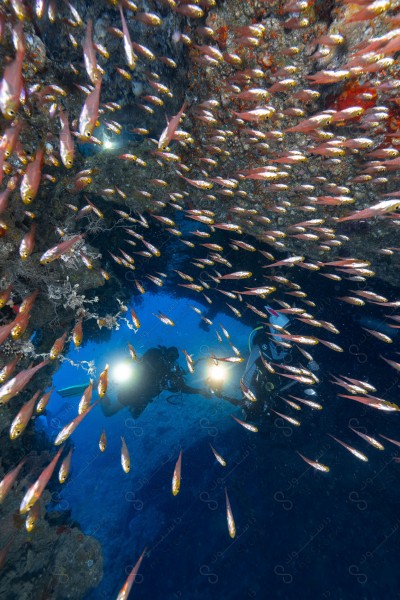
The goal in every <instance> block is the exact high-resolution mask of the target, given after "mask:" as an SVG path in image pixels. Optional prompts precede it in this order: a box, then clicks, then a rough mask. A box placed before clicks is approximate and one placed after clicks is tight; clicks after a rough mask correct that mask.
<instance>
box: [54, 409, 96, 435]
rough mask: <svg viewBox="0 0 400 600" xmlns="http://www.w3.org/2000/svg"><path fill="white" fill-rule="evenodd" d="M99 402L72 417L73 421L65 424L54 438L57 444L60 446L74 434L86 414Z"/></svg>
mask: <svg viewBox="0 0 400 600" xmlns="http://www.w3.org/2000/svg"><path fill="white" fill-rule="evenodd" d="M97 402H98V400H97V401H96V402H95V403H94V404H92V406H89V408H88V409H86V410H85V412H83V413H81V414H80V415H78V416H77V417H75V419H72V421H71V422H70V423H68V425H65V427H63V428H62V429H61V431H60V432H59V434H58V435H57V437H56V439H55V440H54V445H55V446H59V445H60V444H62V443H64V442H65V441H66V440H67V439H68V438H69V437H70V436H71V435H72V434H73V432H74V431H75V429H76V428H77V427H78V425H79V424H80V423H82V421H83V419H84V418H85V417H86V415H88V414H89V413H90V411H91V410H92V408H94V407H95V406H96V404H97Z"/></svg>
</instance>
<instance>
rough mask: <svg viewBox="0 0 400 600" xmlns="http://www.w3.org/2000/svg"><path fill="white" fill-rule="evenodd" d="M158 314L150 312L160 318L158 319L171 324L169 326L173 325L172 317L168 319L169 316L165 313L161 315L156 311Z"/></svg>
mask: <svg viewBox="0 0 400 600" xmlns="http://www.w3.org/2000/svg"><path fill="white" fill-rule="evenodd" d="M158 313H159V314H158V315H157V314H156V313H152V314H153V315H154V316H155V317H157V319H160V321H162V322H163V323H164V324H165V325H171V327H173V326H174V325H175V323H174V322H173V320H172V319H170V318H169V317H166V316H165V315H163V313H162V312H160V311H158Z"/></svg>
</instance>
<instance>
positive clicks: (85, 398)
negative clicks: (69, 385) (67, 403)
mask: <svg viewBox="0 0 400 600" xmlns="http://www.w3.org/2000/svg"><path fill="white" fill-rule="evenodd" d="M92 393H93V381H92V380H90V383H89V385H88V386H87V388H86V389H85V391H84V392H83V394H82V398H81V399H80V401H79V405H78V415H81V414H82V413H84V412H85V411H86V410H87V409H88V408H89V405H90V403H91V401H92Z"/></svg>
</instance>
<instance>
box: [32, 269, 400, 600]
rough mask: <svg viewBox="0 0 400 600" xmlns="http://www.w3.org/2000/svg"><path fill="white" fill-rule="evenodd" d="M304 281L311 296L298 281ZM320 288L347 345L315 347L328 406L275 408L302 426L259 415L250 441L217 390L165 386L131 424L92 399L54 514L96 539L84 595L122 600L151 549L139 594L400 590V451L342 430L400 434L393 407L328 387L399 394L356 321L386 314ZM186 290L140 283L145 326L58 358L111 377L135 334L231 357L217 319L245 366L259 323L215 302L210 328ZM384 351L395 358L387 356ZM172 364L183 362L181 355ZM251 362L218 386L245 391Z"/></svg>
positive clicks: (59, 384)
mask: <svg viewBox="0 0 400 600" xmlns="http://www.w3.org/2000/svg"><path fill="white" fill-rule="evenodd" d="M314 281H315V279H314ZM302 283H304V286H305V289H306V288H307V278H305V281H304V282H302ZM323 285H325V284H324V283H321V288H320V290H319V291H320V293H321V309H322V310H321V318H327V319H328V318H329V319H330V320H331V321H332V322H334V323H335V324H336V325H337V326H338V327H339V329H341V332H342V333H341V335H340V336H334V335H332V334H329V333H328V332H326V331H325V330H324V332H323V333H324V335H322V334H320V332H318V333H319V334H320V335H321V337H323V338H324V339H329V340H331V341H334V342H336V343H339V344H341V345H343V346H344V347H345V348H346V349H348V350H349V351H348V352H344V353H334V352H332V351H331V350H329V349H327V348H325V347H323V346H321V345H319V346H318V347H317V348H312V349H311V352H312V354H313V357H314V359H315V360H316V361H317V362H318V363H319V364H320V371H319V372H318V376H319V377H320V380H321V383H320V384H319V386H317V388H316V391H317V398H313V399H314V400H315V399H317V401H318V402H321V404H323V406H324V410H322V411H312V410H311V409H309V408H307V407H304V409H303V410H302V411H301V413H297V412H295V411H293V410H291V409H289V407H288V406H287V405H285V404H284V403H283V402H282V403H281V404H279V406H276V407H275V408H276V410H279V411H280V412H282V413H284V414H290V415H291V416H292V417H295V418H298V419H299V420H300V421H301V424H302V425H301V427H294V426H292V425H290V424H289V423H287V422H286V421H284V420H283V419H281V418H274V417H273V415H271V413H269V414H265V416H262V417H261V419H260V420H259V422H258V423H257V424H258V425H259V428H260V431H259V433H258V434H255V433H252V432H249V431H247V430H245V429H243V428H242V427H240V425H238V424H237V423H235V422H234V421H233V419H231V418H230V415H235V416H237V417H239V418H240V417H242V413H241V409H240V408H237V407H234V406H233V405H232V404H230V403H228V402H226V401H224V400H222V399H218V398H216V397H212V398H206V397H204V396H200V395H182V396H180V395H176V396H174V397H172V398H170V397H169V396H170V392H167V391H165V392H163V393H162V394H161V395H160V396H159V397H158V398H156V399H155V400H154V401H153V402H152V403H150V404H149V406H148V407H147V408H146V409H145V411H144V412H143V413H142V415H141V416H140V418H139V419H137V420H134V419H132V417H131V415H130V413H129V411H128V409H124V410H122V411H121V412H119V413H118V414H117V415H115V416H113V417H109V418H106V417H104V416H103V414H102V412H101V410H100V408H99V407H96V408H94V409H93V411H92V412H91V413H90V414H89V415H88V416H87V418H86V419H85V420H84V421H83V422H82V424H81V425H80V426H79V427H78V429H77V430H76V431H75V433H74V434H73V435H72V442H73V445H74V454H73V461H72V474H71V476H70V477H69V479H68V480H67V482H66V483H65V484H64V486H63V488H62V491H61V492H60V494H59V497H58V502H56V503H55V504H54V506H53V507H52V508H58V509H64V510H66V509H70V510H71V519H72V520H74V521H77V522H78V523H79V524H80V526H81V527H82V529H83V530H84V532H85V533H88V534H91V535H94V536H95V537H96V538H97V539H98V540H99V541H100V542H101V545H102V549H103V556H104V577H103V580H102V582H101V583H100V585H99V586H98V588H97V589H95V590H92V591H91V592H90V593H89V594H88V595H87V597H86V600H96V599H103V598H104V599H106V598H107V599H108V598H115V597H116V596H117V594H118V591H119V589H120V588H121V586H122V584H123V582H124V581H125V579H126V577H127V575H128V573H129V571H130V569H131V568H132V566H133V564H134V563H135V562H136V560H137V559H138V557H139V555H140V553H141V552H142V550H143V549H144V547H147V549H148V551H149V552H148V554H147V555H146V558H145V559H144V561H143V563H142V566H141V569H140V576H139V577H138V579H137V581H136V583H135V586H134V591H133V592H132V597H134V598H137V599H141V598H142V599H148V598H151V599H154V600H176V599H178V600H179V599H185V600H186V599H188V600H192V599H193V600H197V599H202V600H204V599H205V600H208V599H209V600H214V599H216V598H225V599H229V600H236V599H237V600H239V599H243V598H244V599H247V598H256V599H259V600H267V599H269V598H285V599H286V598H288V599H290V598H304V599H306V598H310V597H312V596H315V597H316V598H328V599H330V598H335V599H336V598H340V599H341V598H344V599H347V598H349V599H350V598H367V599H368V600H370V599H371V600H372V599H381V598H397V597H399V595H398V593H397V591H396V590H395V588H394V585H395V583H394V582H395V572H396V564H397V562H396V554H397V543H398V539H399V538H398V535H397V528H398V526H399V524H400V521H399V519H398V516H397V514H398V510H397V507H398V501H397V497H398V494H397V489H398V485H399V478H400V467H399V465H397V464H396V463H395V462H393V460H392V459H393V457H396V456H397V450H396V447H395V446H393V445H390V443H385V446H386V449H385V451H384V452H380V451H378V450H375V449H374V448H372V447H371V446H368V445H367V444H365V442H363V441H362V440H361V439H357V438H356V436H355V435H354V434H352V433H351V432H350V430H349V429H348V425H351V426H353V427H360V428H361V431H365V432H368V433H369V434H370V435H374V436H375V437H377V434H378V433H383V434H385V435H388V436H389V437H393V438H399V437H400V436H399V435H398V434H397V431H396V424H397V423H398V415H397V414H395V415H387V414H384V413H381V412H380V411H376V410H373V409H369V408H367V407H365V406H363V405H360V404H357V403H355V402H352V401H350V400H345V399H340V398H337V397H336V393H337V392H339V393H340V392H342V390H341V389H340V388H337V389H336V388H335V387H334V386H333V385H332V384H330V383H329V381H331V377H330V374H331V373H333V374H336V375H340V374H342V375H348V376H350V377H359V378H360V379H365V380H368V381H371V382H372V383H374V384H375V385H376V386H377V388H378V390H379V393H378V394H377V395H379V396H380V397H384V398H386V399H387V400H390V401H396V396H397V395H398V377H397V374H396V373H395V372H394V371H393V369H391V368H390V367H387V368H386V366H385V365H384V364H383V363H382V361H380V362H378V360H379V357H378V355H379V353H382V352H383V351H384V350H385V352H383V353H384V354H385V355H386V356H389V354H388V352H387V349H386V348H382V343H380V342H378V341H376V340H372V339H371V337H370V336H367V335H365V334H364V333H363V330H361V329H360V324H359V318H361V317H364V321H363V323H364V326H365V319H373V318H378V317H379V315H380V313H379V315H378V313H376V311H374V307H364V308H363V309H362V310H361V311H360V312H359V313H357V314H358V315H359V318H357V319H355V318H354V309H353V308H352V307H347V306H342V305H340V304H339V303H337V302H336V301H335V300H334V299H333V295H332V292H330V293H329V294H326V295H324V293H323V292H324V289H329V285H331V284H330V283H329V284H327V286H328V287H326V288H324V287H323ZM330 289H332V288H330ZM192 295H193V299H188V298H187V297H182V298H180V297H177V296H172V295H171V294H170V293H167V292H164V291H163V290H161V291H158V290H156V292H155V293H150V292H147V293H146V295H145V302H143V303H141V304H138V305H137V302H136V298H137V296H136V297H134V299H133V301H132V304H131V305H130V306H132V307H134V308H135V310H136V312H137V314H138V317H139V319H140V322H141V327H140V329H139V330H138V331H137V332H136V333H135V332H134V331H133V330H132V329H130V328H128V326H127V324H126V323H125V322H121V324H120V328H119V330H118V331H113V332H112V333H111V335H110V338H109V339H108V340H107V341H106V342H103V343H101V344H96V343H94V342H92V341H88V342H87V343H86V344H84V346H83V347H82V348H80V349H72V350H71V351H70V352H69V354H68V355H67V358H68V359H69V360H71V361H73V362H74V363H76V364H78V363H79V361H94V364H95V367H96V376H98V375H99V373H100V372H101V371H102V369H103V368H104V366H105V364H106V363H109V364H110V372H112V367H113V365H114V364H116V363H117V362H119V361H120V360H121V359H122V360H126V359H127V358H128V356H129V355H128V349H127V343H128V342H130V343H131V344H132V345H133V346H134V347H135V349H136V351H137V353H138V354H139V355H141V354H142V353H144V352H145V351H146V350H147V349H149V348H151V347H155V346H157V345H158V344H161V345H165V346H170V345H175V346H176V347H178V348H179V349H185V350H187V351H188V352H189V354H193V358H194V359H195V360H196V359H198V358H202V357H206V356H210V354H211V353H213V352H215V353H216V354H217V355H218V356H231V355H232V350H231V348H230V346H229V345H228V343H227V341H226V340H225V338H224V336H222V338H223V344H222V345H221V344H220V343H219V342H218V340H217V337H216V335H215V332H214V327H215V328H216V329H218V330H219V332H220V333H222V332H221V329H220V327H219V324H220V323H222V325H223V326H224V327H225V328H226V329H227V330H228V331H229V333H230V335H231V341H232V343H233V344H234V345H235V346H236V347H237V348H238V349H239V350H240V351H241V353H242V355H243V357H244V358H245V359H247V356H248V338H249V334H250V332H251V330H252V327H253V326H255V325H256V319H254V322H253V323H252V324H251V325H249V323H247V324H244V323H241V322H240V320H238V319H236V318H231V317H230V316H228V315H227V314H226V311H225V310H222V304H221V305H217V306H216V307H215V306H214V310H216V315H215V316H213V323H214V327H211V328H209V330H207V329H208V328H205V327H204V325H203V324H202V321H201V319H200V317H199V315H198V314H196V313H195V312H194V311H193V310H192V309H191V308H190V306H191V305H192V306H197V307H198V308H200V309H201V310H203V314H207V311H208V310H209V306H208V305H207V303H206V302H204V304H202V303H201V302H199V298H201V296H199V295H197V294H195V293H193V294H192ZM314 298H315V296H314ZM158 310H161V311H162V312H163V313H164V314H166V315H167V316H169V317H170V318H172V319H173V320H174V321H175V323H176V326H175V327H169V326H166V325H164V324H162V323H161V322H160V321H159V319H157V318H156V317H155V316H154V315H153V313H156V312H157V311H158ZM317 310H319V309H317ZM127 318H128V320H129V312H128V313H127ZM379 318H380V317H379ZM367 326H368V325H367ZM302 328H303V329H304V327H303V325H302V324H301V323H300V322H298V323H297V324H296V326H295V327H294V328H293V329H295V330H296V333H299V332H300V331H301V330H302ZM393 331H394V330H393ZM303 333H304V331H303ZM307 333H308V334H309V333H310V330H309V328H308V330H307ZM390 356H391V357H392V358H393V359H395V356H394V354H393V352H392V353H391V354H390ZM179 362H180V365H181V366H182V367H183V368H185V359H184V355H183V353H180V359H179ZM286 362H287V363H290V362H293V363H294V364H298V363H299V355H298V354H296V355H295V356H293V355H292V354H290V355H289V356H288V358H287V361H286ZM301 362H302V363H303V364H305V363H306V361H304V360H303V361H301ZM244 364H245V363H242V364H239V365H234V366H231V367H230V369H229V370H228V377H227V381H226V383H225V387H224V392H225V393H226V394H227V395H230V396H233V397H239V394H240V388H239V385H238V384H239V379H240V376H241V375H242V373H243V370H244V366H243V365H244ZM204 365H205V362H204V363H200V364H199V365H198V367H197V368H196V370H195V373H194V374H193V375H187V378H186V380H187V382H188V383H189V385H192V386H194V387H202V386H203V385H204V381H205V378H206V373H205V371H204ZM110 379H112V377H110ZM88 380H89V376H88V374H87V373H86V372H85V370H84V369H82V368H81V367H79V366H73V365H71V364H69V362H67V361H65V362H64V363H63V365H62V366H61V368H60V370H59V371H58V372H57V373H56V375H55V376H54V380H53V383H54V385H55V387H56V389H61V388H63V387H67V386H70V385H75V384H78V383H86V382H88ZM302 391H303V390H302V389H301V387H299V386H298V385H297V386H296V388H293V390H292V392H291V393H293V394H294V395H299V396H302V397H305V395H304V393H302ZM343 391H344V390H343ZM109 393H110V396H111V397H113V395H114V394H115V393H116V384H115V383H112V381H111V383H110V391H109ZM344 393H345V391H344ZM96 397H97V395H96V396H95V399H96ZM78 402H79V397H76V398H61V397H60V396H58V395H57V394H56V393H55V394H54V396H53V398H52V400H51V403H50V405H49V413H51V414H49V415H48V417H47V421H46V424H47V427H48V430H49V432H50V434H51V435H52V436H53V437H55V435H56V434H57V432H58V431H59V429H60V427H63V426H64V425H65V424H66V423H68V422H69V421H70V420H72V418H74V416H75V415H76V412H77V405H78ZM294 413H295V414H294ZM43 421H44V419H42V422H43ZM103 428H104V429H105V430H106V432H107V438H108V445H107V449H106V451H105V452H104V453H101V452H100V450H99V448H98V440H99V437H100V434H101V431H102V430H103ZM363 428H365V429H363ZM327 433H332V434H333V435H336V436H337V437H339V438H341V439H344V440H345V441H347V442H348V443H351V445H353V446H354V447H356V448H358V449H360V450H361V451H362V452H365V453H366V454H367V455H368V457H369V462H368V463H363V462H361V461H359V460H357V459H356V458H355V457H353V456H352V455H351V454H350V453H349V452H347V451H346V450H345V449H344V448H342V447H340V446H339V445H337V444H336V443H335V442H334V441H333V440H331V438H329V437H327V435H326V434H327ZM121 435H122V436H124V438H125V440H126V443H127V446H128V448H129V451H130V455H131V471H130V473H129V474H128V475H126V474H125V473H124V472H123V470H122V468H121V464H120V450H121V440H120V436H121ZM355 438H356V439H355ZM381 441H382V440H381ZM210 443H211V444H212V445H213V446H214V447H215V448H216V449H217V451H218V452H219V453H220V454H221V455H222V456H223V457H224V458H225V459H226V460H227V462H228V466H227V467H226V468H223V467H221V466H220V465H219V464H218V463H217V462H216V460H215V459H214V457H213V455H212V453H211V450H210V447H209V444H210ZM181 449H182V450H183V460H182V484H181V490H180V493H179V494H178V496H177V497H173V496H172V494H171V480H172V473H173V469H174V466H175V463H176V460H177V458H178V455H179V451H180V450H181ZM296 450H299V451H300V452H302V453H303V454H305V455H306V456H308V457H310V458H314V459H315V458H317V457H318V459H319V460H320V462H322V463H324V464H328V465H329V466H330V468H331V471H330V473H328V474H325V473H320V472H316V471H314V470H313V469H311V468H310V467H308V466H307V465H306V464H305V463H303V462H302V461H301V459H300V458H299V457H298V456H297V455H296V453H295V451H296ZM225 487H226V488H227V491H228V493H229V498H230V502H231V505H232V511H233V514H234V518H235V521H236V527H237V535H236V538H235V539H234V540H232V539H230V537H229V535H228V530H227V524H226V507H225V496H224V489H225ZM93 559H94V560H95V557H93ZM88 568H91V566H90V564H88Z"/></svg>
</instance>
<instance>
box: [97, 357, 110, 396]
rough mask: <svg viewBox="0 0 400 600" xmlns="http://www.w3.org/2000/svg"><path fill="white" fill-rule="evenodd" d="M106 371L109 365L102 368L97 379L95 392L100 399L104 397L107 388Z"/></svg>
mask: <svg viewBox="0 0 400 600" xmlns="http://www.w3.org/2000/svg"><path fill="white" fill-rule="evenodd" d="M108 369H109V365H106V366H105V367H104V370H103V371H102V372H101V374H100V377H99V382H98V384H97V391H98V393H99V396H100V398H103V397H104V396H105V395H106V392H107V387H108Z"/></svg>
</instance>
